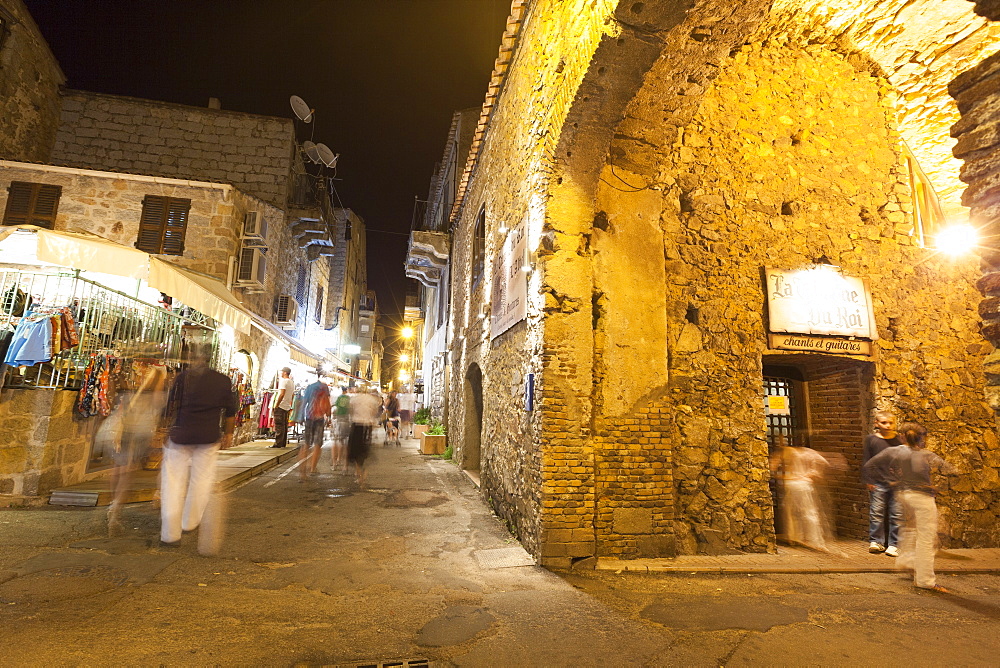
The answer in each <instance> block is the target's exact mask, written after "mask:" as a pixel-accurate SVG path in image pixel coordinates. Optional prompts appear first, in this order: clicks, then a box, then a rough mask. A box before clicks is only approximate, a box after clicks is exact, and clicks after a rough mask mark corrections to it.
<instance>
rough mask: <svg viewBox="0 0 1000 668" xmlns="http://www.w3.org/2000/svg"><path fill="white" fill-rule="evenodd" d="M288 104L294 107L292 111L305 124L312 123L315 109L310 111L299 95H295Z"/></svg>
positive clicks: (289, 99)
mask: <svg viewBox="0 0 1000 668" xmlns="http://www.w3.org/2000/svg"><path fill="white" fill-rule="evenodd" d="M288 103H289V104H290V105H292V111H293V112H294V113H295V116H296V117H297V118H298V119H299V120H300V121H302V122H303V123H311V122H312V119H313V112H314V111H315V110H314V109H310V108H309V105H308V104H306V101H305V100H303V99H302V98H301V97H299V96H298V95H293V96H291V97H290V98H288Z"/></svg>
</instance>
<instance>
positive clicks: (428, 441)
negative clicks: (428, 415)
mask: <svg viewBox="0 0 1000 668" xmlns="http://www.w3.org/2000/svg"><path fill="white" fill-rule="evenodd" d="M447 438H448V437H447V436H445V433H444V425H443V424H441V423H440V422H437V421H434V422H432V423H431V425H430V427H429V428H428V429H427V431H426V432H425V433H424V434H423V435H422V436H421V437H420V454H422V455H443V454H444V447H445V444H446V440H447Z"/></svg>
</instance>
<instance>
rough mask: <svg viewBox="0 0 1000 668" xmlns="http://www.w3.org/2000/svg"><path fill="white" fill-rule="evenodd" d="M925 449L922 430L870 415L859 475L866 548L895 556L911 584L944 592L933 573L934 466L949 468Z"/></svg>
mask: <svg viewBox="0 0 1000 668" xmlns="http://www.w3.org/2000/svg"><path fill="white" fill-rule="evenodd" d="M926 448H927V429H925V428H924V427H922V426H921V425H919V424H916V423H913V422H907V423H905V424H903V425H902V426H900V427H899V429H898V430H897V429H896V416H895V415H893V414H892V413H890V412H888V411H879V412H877V413H876V414H875V433H874V434H869V435H868V436H867V437H865V441H864V449H863V453H862V464H863V465H862V469H861V470H862V479H863V480H864V482H865V484H866V485H867V487H868V495H869V529H868V539H869V546H868V551H869V552H872V553H873V554H879V553H883V554H885V555H887V556H890V557H896V558H898V559H899V566H900V567H901V568H912V569H913V583H914V584H915V585H916V586H917V587H920V588H922V589H933V590H935V591H940V592H945V591H947V590H946V589H945V588H944V587H942V586H941V585H939V584H937V580H936V577H935V575H934V554H935V552H936V551H937V530H938V514H937V504H936V502H935V495H936V492H937V491H936V489H935V488H934V485H933V484H932V482H931V473H932V472H933V471H935V470H938V471H941V472H943V473H952V472H953V468H952V467H951V466H950V465H949V464H948V463H947V462H945V461H944V460H943V459H942V458H941V457H939V456H938V455H936V454H934V453H933V452H931V451H929V450H927V449H926Z"/></svg>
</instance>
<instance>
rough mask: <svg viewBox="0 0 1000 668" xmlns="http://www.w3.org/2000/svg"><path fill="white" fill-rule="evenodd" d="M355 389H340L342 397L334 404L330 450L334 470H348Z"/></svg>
mask: <svg viewBox="0 0 1000 668" xmlns="http://www.w3.org/2000/svg"><path fill="white" fill-rule="evenodd" d="M353 395H354V388H353V387H351V388H350V394H348V388H346V387H341V388H340V396H338V397H337V399H336V400H335V401H334V402H333V445H332V446H331V448H330V465H331V466H332V467H333V468H334V469H340V468H341V467H343V468H345V469H346V468H347V461H346V458H345V455H346V454H347V436H348V433H349V432H350V430H351V418H350V415H349V412H348V411H349V409H350V405H351V397H352V396H353Z"/></svg>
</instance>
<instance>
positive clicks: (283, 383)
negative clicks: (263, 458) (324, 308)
mask: <svg viewBox="0 0 1000 668" xmlns="http://www.w3.org/2000/svg"><path fill="white" fill-rule="evenodd" d="M277 392H278V394H277V395H276V398H275V403H276V408H275V440H274V446H273V447H286V446H287V443H288V424H287V411H286V413H285V419H284V420H283V421H281V422H280V423H279V418H280V414H279V413H278V410H279V409H280V407H281V405H282V401H283V400H284V399H285V397H286V396H290V394H291V393H294V384H293V383H292V380H291V369H290V368H288V367H285V368H284V369H282V370H281V378H280V379H279V381H278V387H277ZM302 401H303V414H304V416H305V429H304V433H303V436H302V441H301V443H300V445H299V461H300V469H299V475H300V476H301V477H302V478H303V479H304V478H305V477H306V476H308V475H310V474H312V473H315V472H316V467H317V465H318V464H319V458H320V452H321V450H322V448H323V441H324V435H325V433H326V432H327V430H329V431H330V433H331V435H332V447H331V452H330V465H331V466H332V467H333V469H334V470H335V471H348V470H351V469H353V471H354V474H355V477H356V479H357V481H358V483H359V484H360V485H364V484H365V480H366V467H365V464H366V462H367V461H368V459H369V456H370V453H371V445H372V431H373V429H374V428H375V427H376V426H377V425H382V427H383V428H384V429H385V444H386V445H390V444H395V445H400V440H399V439H400V435H401V434H402V433H403V432H405V431H407V430H408V429H410V428H411V422H412V416H413V407H414V403H415V399H414V397H413V395H412V394H409V393H406V394H398V395H397V393H396V392H390V393H389V394H388V395H387V396H386V397H384V398H383V397H382V395H381V394H379V392H378V390H376V389H371V390H369V391H367V392H365V391H363V390H359V389H358V388H355V387H342V388H340V395H338V396H337V397H336V398H333V396H332V392H331V389H330V386H329V385H328V384H327V383H325V382H324V381H323V380H322V372H321V371H320V370H318V369H317V371H316V381H315V382H314V383H312V384H311V385H309V386H307V387H306V389H305V392H304V394H303V396H302ZM288 404H289V407H290V406H291V399H288Z"/></svg>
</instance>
